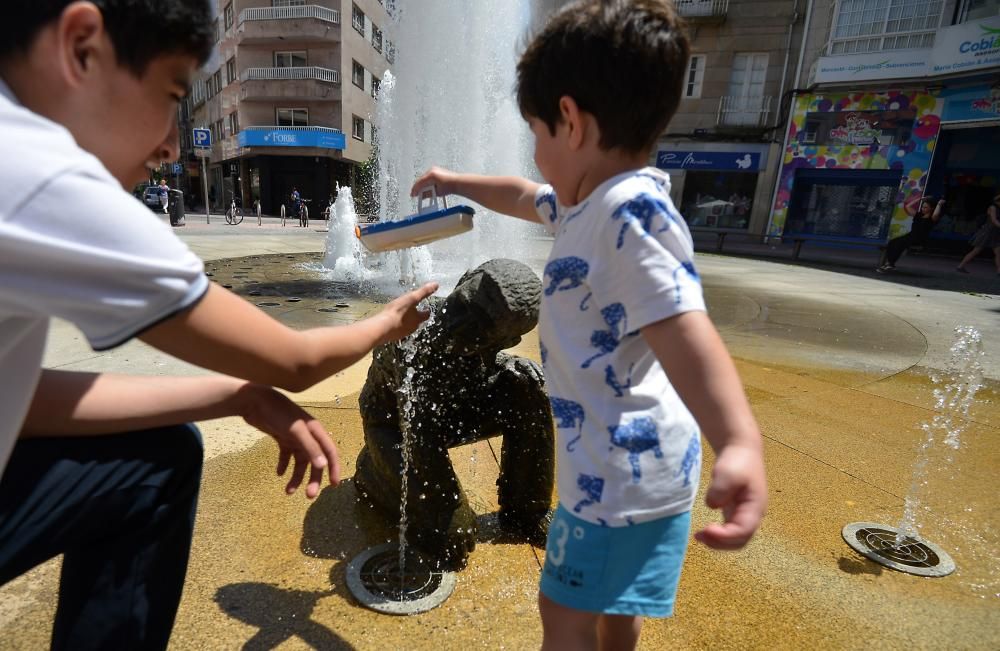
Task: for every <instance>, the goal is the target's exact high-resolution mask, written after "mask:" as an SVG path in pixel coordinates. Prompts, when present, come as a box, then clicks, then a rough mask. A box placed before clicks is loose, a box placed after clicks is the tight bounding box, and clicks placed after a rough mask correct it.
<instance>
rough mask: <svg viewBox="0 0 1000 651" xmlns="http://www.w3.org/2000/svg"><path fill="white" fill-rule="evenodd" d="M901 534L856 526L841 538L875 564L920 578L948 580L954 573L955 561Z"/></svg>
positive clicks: (877, 526)
mask: <svg viewBox="0 0 1000 651" xmlns="http://www.w3.org/2000/svg"><path fill="white" fill-rule="evenodd" d="M899 534H900V532H899V530H898V529H897V528H895V527H890V526H889V525H885V524H876V523H874V522H855V523H853V524H849V525H847V526H846V527H844V530H843V531H842V532H841V535H843V537H844V541H845V542H846V543H847V544H848V545H850V546H851V548H852V549H854V550H855V551H857V552H858V553H860V554H862V555H863V556H865V557H866V558H869V559H871V560H873V561H875V562H876V563H880V564H882V565H885V566H886V567H891V568H892V569H894V570H899V571H900V572H906V573H907V574H916V575H917V576H947V575H949V574H951V573H952V572H954V571H955V561H953V560H952V559H951V556H949V555H948V553H947V552H945V551H944V550H943V549H941V548H940V547H938V546H937V545H935V544H934V543H931V542H927V541H926V540H921V539H920V538H911V537H910V536H903V537H902V540H901V541H900V542H899V543H898V544H897V542H896V539H897V537H899Z"/></svg>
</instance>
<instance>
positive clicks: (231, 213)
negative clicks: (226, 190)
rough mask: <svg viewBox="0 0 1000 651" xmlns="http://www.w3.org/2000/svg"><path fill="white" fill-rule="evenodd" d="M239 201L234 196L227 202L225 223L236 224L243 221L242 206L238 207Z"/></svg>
mask: <svg viewBox="0 0 1000 651" xmlns="http://www.w3.org/2000/svg"><path fill="white" fill-rule="evenodd" d="M240 203H241V202H239V201H237V199H236V197H235V196H234V197H233V200H232V201H230V202H229V208H228V210H226V223H227V224H232V225H233V226H236V225H237V224H239V223H241V222H242V221H243V208H242V207H240Z"/></svg>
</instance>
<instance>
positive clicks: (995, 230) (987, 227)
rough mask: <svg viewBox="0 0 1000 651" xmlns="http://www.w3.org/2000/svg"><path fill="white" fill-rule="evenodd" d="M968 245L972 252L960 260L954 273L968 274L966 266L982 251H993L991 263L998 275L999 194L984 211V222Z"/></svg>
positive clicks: (999, 238) (999, 270)
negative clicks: (970, 246) (970, 245)
mask: <svg viewBox="0 0 1000 651" xmlns="http://www.w3.org/2000/svg"><path fill="white" fill-rule="evenodd" d="M969 243H970V244H972V250H971V251H969V252H968V253H967V254H966V256H965V257H964V258H962V261H961V262H959V263H958V266H957V267H955V271H957V272H959V273H963V274H967V273H969V270H968V268H967V267H968V264H969V263H970V262H972V261H973V260H975V259H976V256H977V255H979V254H980V253H981V252H982V250H983V249H993V263H994V264H995V265H996V268H997V275H1000V194H997V195H996V196H994V197H993V201H992V202H990V205H989V207H988V208H987V209H986V221H985V222H984V223H983V225H982V226H980V227H979V230H978V231H976V233H975V235H973V236H972V239H971V240H969Z"/></svg>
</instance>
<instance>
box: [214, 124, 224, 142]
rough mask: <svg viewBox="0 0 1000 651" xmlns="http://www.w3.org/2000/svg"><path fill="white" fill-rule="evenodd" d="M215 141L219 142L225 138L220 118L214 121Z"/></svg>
mask: <svg viewBox="0 0 1000 651" xmlns="http://www.w3.org/2000/svg"><path fill="white" fill-rule="evenodd" d="M215 136H216V142H221V141H222V140H225V138H226V128H225V127H224V126H223V125H222V120H216V121H215Z"/></svg>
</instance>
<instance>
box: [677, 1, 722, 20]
mask: <svg viewBox="0 0 1000 651" xmlns="http://www.w3.org/2000/svg"><path fill="white" fill-rule="evenodd" d="M675 4H676V6H677V13H679V14H680V15H682V16H684V17H695V18H703V17H712V16H725V15H726V13H727V12H728V11H729V0H675Z"/></svg>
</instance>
